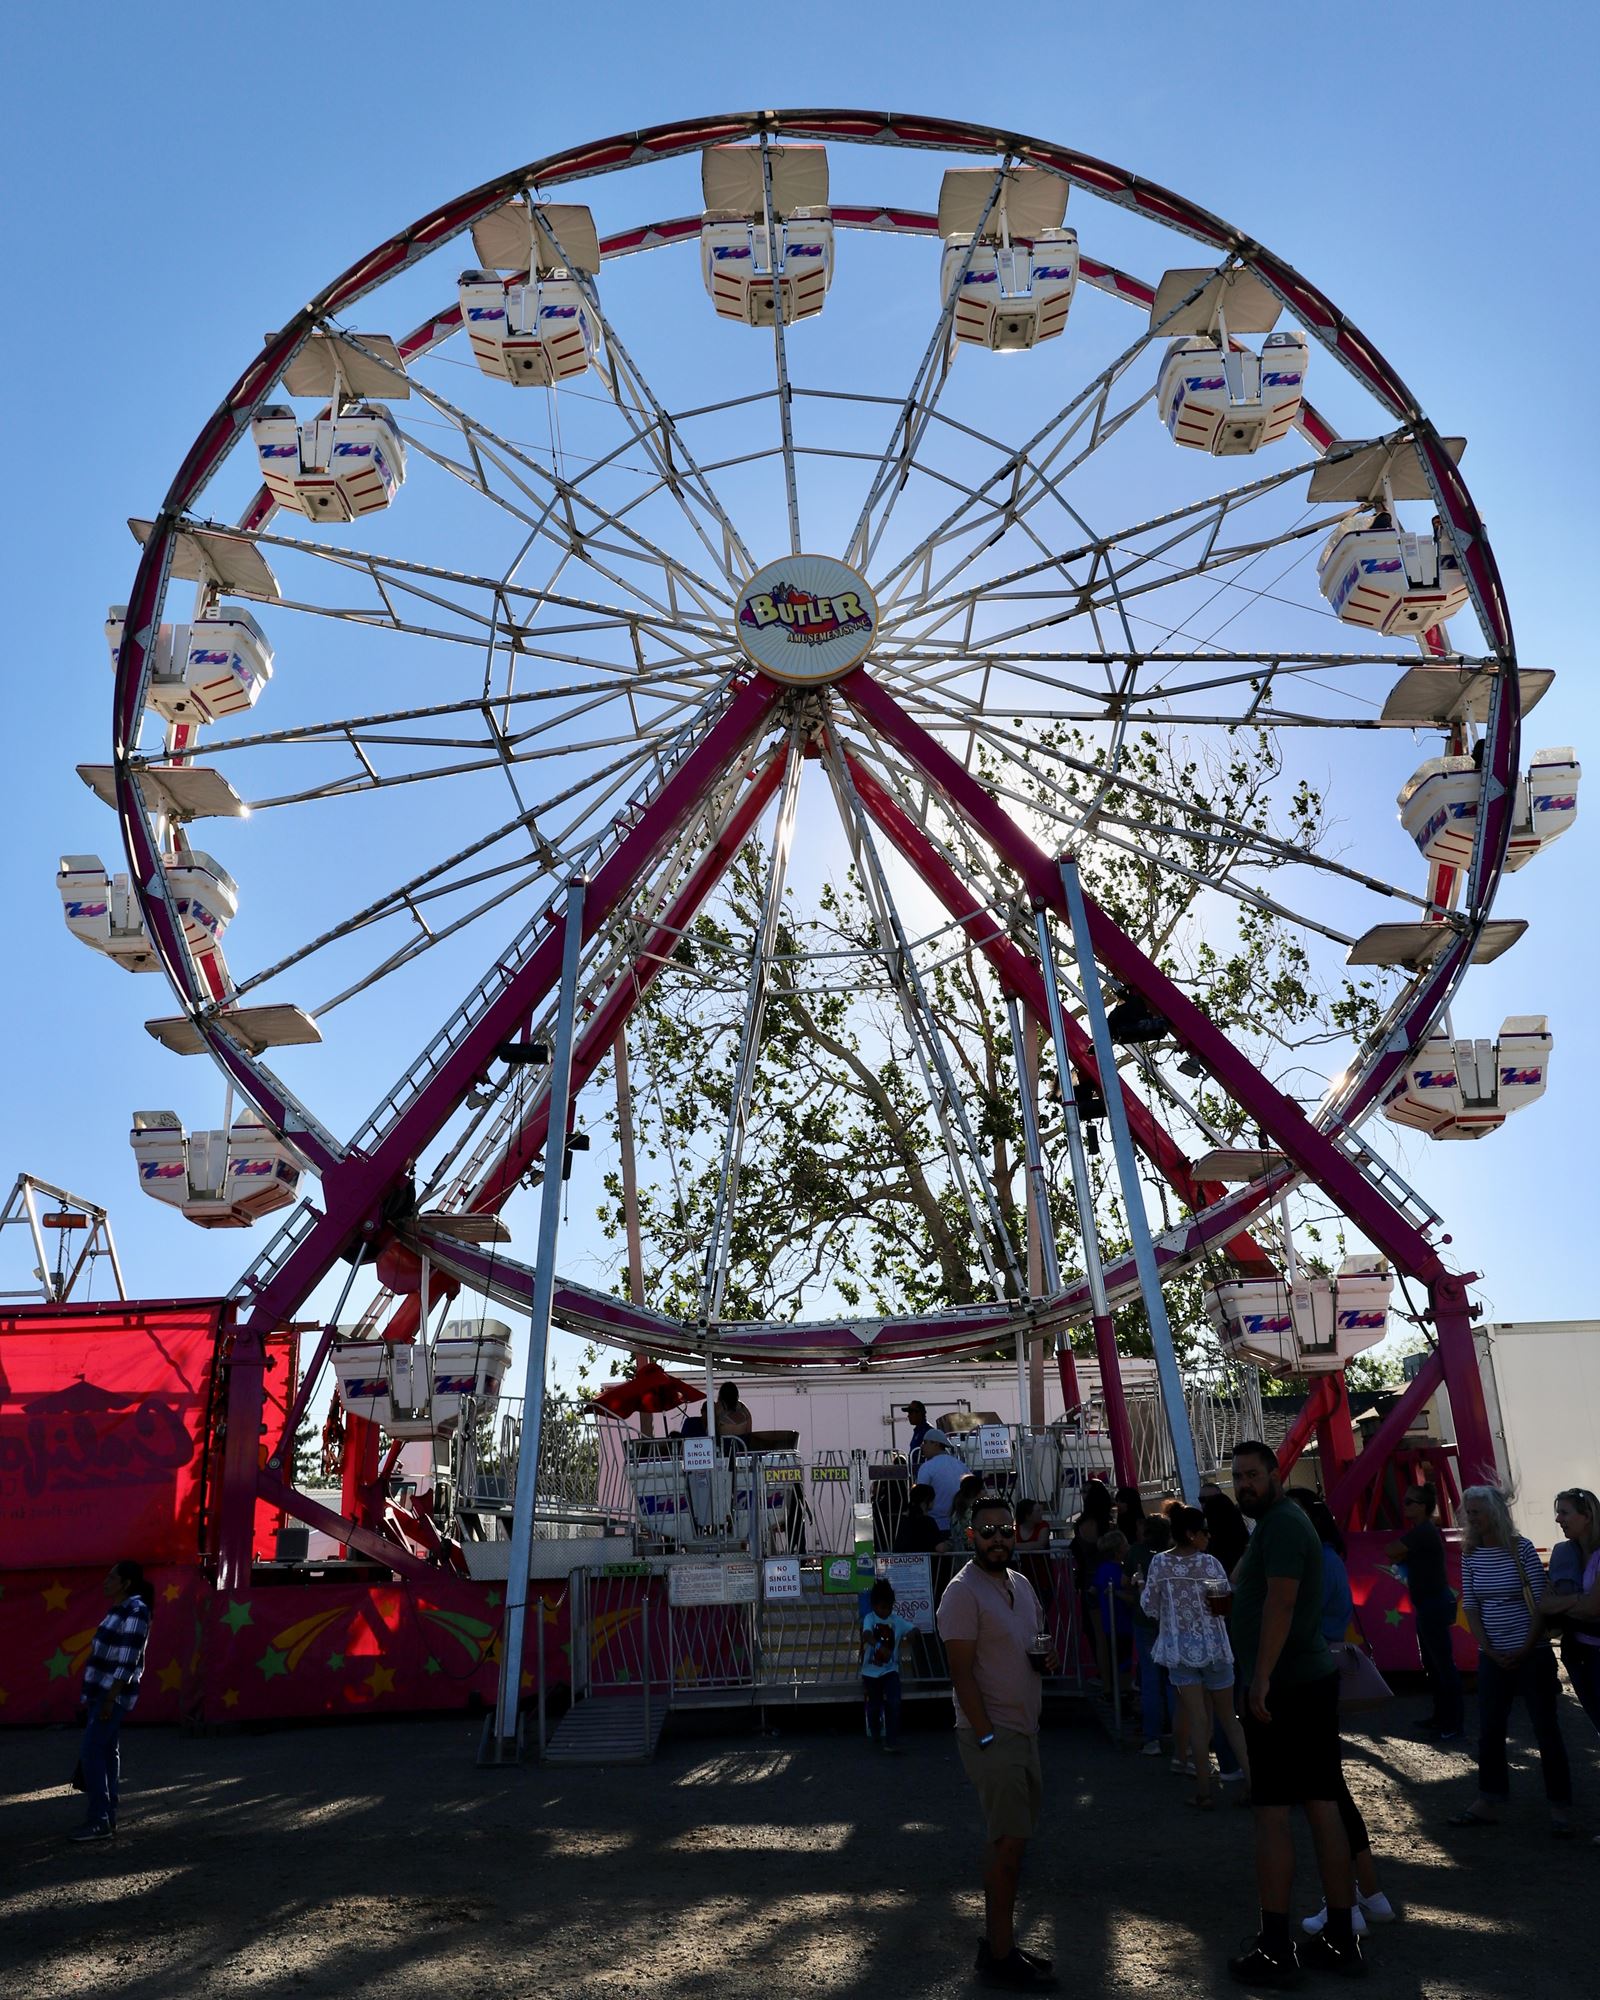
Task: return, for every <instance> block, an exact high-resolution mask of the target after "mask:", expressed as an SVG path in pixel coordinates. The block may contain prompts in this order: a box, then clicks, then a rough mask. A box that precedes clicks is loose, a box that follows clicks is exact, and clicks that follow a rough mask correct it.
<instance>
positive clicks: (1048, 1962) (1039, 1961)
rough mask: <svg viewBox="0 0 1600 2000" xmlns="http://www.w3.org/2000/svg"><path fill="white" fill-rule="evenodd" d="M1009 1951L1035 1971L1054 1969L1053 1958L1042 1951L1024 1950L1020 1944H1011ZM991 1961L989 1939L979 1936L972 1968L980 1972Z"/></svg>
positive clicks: (1047, 1972)
mask: <svg viewBox="0 0 1600 2000" xmlns="http://www.w3.org/2000/svg"><path fill="white" fill-rule="evenodd" d="M1011 1951H1012V1956H1013V1957H1015V1958H1020V1959H1022V1960H1023V1961H1024V1962H1025V1963H1026V1964H1028V1965H1031V1966H1032V1967H1033V1969H1034V1971H1035V1972H1043V1973H1045V1974H1050V1973H1053V1972H1054V1971H1055V1969H1056V1962H1055V1960H1054V1959H1053V1958H1046V1957H1044V1956H1043V1954H1042V1953H1040V1952H1037V1951H1024V1950H1023V1949H1022V1946H1021V1945H1020V1944H1013V1945H1012V1947H1011ZM993 1963H994V1955H993V1953H992V1952H991V1951H990V1950H989V1940H988V1939H987V1938H986V1937H981V1938H979V1940H978V1956H977V1957H976V1958H975V1959H974V1960H973V1970H974V1971H975V1972H982V1970H983V1969H984V1967H985V1966H986V1965H992V1964H993Z"/></svg>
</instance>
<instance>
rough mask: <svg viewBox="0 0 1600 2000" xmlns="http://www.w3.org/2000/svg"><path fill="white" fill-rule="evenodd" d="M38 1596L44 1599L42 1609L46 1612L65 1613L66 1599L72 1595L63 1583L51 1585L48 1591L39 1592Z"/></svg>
mask: <svg viewBox="0 0 1600 2000" xmlns="http://www.w3.org/2000/svg"><path fill="white" fill-rule="evenodd" d="M39 1594H40V1596H41V1597H42V1598H43V1599H44V1608H45V1610H46V1611H65V1610H66V1608H67V1599H68V1598H69V1597H70V1596H71V1594H72V1593H71V1592H70V1591H69V1590H68V1589H67V1586H66V1585H65V1584H64V1583H53V1584H51V1586H50V1588H49V1589H48V1590H44V1591H41V1592H40V1593H39Z"/></svg>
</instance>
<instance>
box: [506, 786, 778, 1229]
mask: <svg viewBox="0 0 1600 2000" xmlns="http://www.w3.org/2000/svg"><path fill="white" fill-rule="evenodd" d="M783 767H784V755H783V753H782V752H779V753H777V754H775V755H774V756H771V757H769V758H768V759H767V760H766V762H765V763H764V764H763V765H762V766H761V768H760V769H759V770H758V771H757V772H756V774H755V777H754V780H753V782H752V783H751V784H750V786H749V787H748V789H747V790H746V792H745V794H744V796H743V798H741V799H740V801H739V803H738V805H737V806H736V807H735V808H734V811H733V813H732V815H731V817H730V818H729V820H728V823H727V825H726V826H725V827H724V828H723V829H722V831H721V833H719V834H718V835H717V838H716V839H715V841H713V843H712V844H711V846H710V847H708V848H707V849H706V852H705V854H704V856H703V857H702V859H701V860H700V861H699V863H698V864H697V865H696V867H695V869H694V871H693V872H692V874H691V875H690V877H689V879H688V881H687V882H686V883H685V884H684V886H683V887H682V888H681V889H680V890H679V891H678V893H677V895H676V896H675V897H674V898H673V900H672V902H671V903H670V905H669V906H668V908H667V910H666V913H665V914H664V915H663V917H662V919H661V922H660V923H659V924H658V925H657V927H656V929H655V930H654V931H653V932H652V933H651V935H650V938H649V941H648V942H647V943H646V945H645V946H644V949H643V950H642V951H641V952H640V954H639V956H638V958H637V959H636V960H635V961H634V962H633V966H632V969H631V970H629V971H627V972H625V973H624V974H623V975H622V977H621V978H620V979H618V981H617V983H616V985H615V986H613V987H612V989H611V991H610V992H609V993H608V994H607V995H606V998H605V1000H604V1001H603V1002H602V1003H601V1005H600V1006H599V1007H598V1008H597V1009H596V1010H595V1012H594V1013H593V1014H592V1015H591V1016H590V1017H589V1020H588V1022H587V1023H586V1024H585V1027H584V1030H583V1033H582V1034H581V1035H580V1036H579V1038H578V1045H577V1048H576V1050H575V1051H574V1053H573V1058H572V1088H573V1091H574V1094H576V1092H577V1091H579V1090H581V1089H582V1088H583V1086H584V1084H585V1083H587V1082H588V1080H589V1078H590V1077H591V1076H593V1074H594V1072H595V1071H596V1069H598V1068H599V1066H600V1064H601V1063H602V1062H603V1061H604V1060H605V1058H606V1056H607V1055H608V1054H609V1053H610V1050H611V1045H612V1043H613V1042H614V1041H615V1040H616V1038H617V1036H618V1035H619V1034H620V1033H621V1031H622V1029H623V1028H624V1027H625V1026H626V1024H627V1022H628V1020H629V1018H630V1017H631V1016H632V1014H633V1011H634V1009H635V1008H636V1007H637V1006H638V1004H639V1002H640V1001H641V1000H642V999H643V998H644V995H645V993H646V992H647V991H648V990H649V988H650V986H651V985H652V984H653V983H654V981H655V979H656V978H657V977H658V975H659V974H660V972H661V969H662V967H663V965H664V964H665V963H666V962H667V960H668V959H670V958H671V956H672V954H673V952H674V951H675V950H676V949H677V947H678V945H679V944H680V943H681V942H682V938H683V933H684V931H685V930H686V929H687V928H688V925H689V923H690V922H691V921H692V919H693V917H694V915H695V913H696V911H698V910H699V908H700V906H701V904H702V903H704V902H705V900H706V898H707V896H709V895H710V893H711V891H712V890H713V889H714V888H715V887H716V885H717V884H718V883H719V882H720V881H721V880H722V878H723V876H724V875H725V874H726V873H727V871H728V868H729V865H730V864H731V863H732V861H733V857H734V856H735V855H736V854H737V853H738V851H739V849H740V848H741V847H742V846H743V844H744V842H745V840H746V839H747V838H748V836H749V833H750V830H751V828H752V827H753V826H754V825H755V823H756V821H757V820H758V819H759V818H760V817H761V814H762V812H763V811H764V809H765V807H766V805H767V802H768V800H769V799H771V797H772V795H773V793H774V792H775V791H776V790H777V789H778V781H779V779H780V778H781V777H782V776H783ZM549 1118H550V1103H549V1099H548V1098H547V1097H543V1098H541V1099H540V1101H539V1103H538V1104H536V1105H535V1106H534V1108H533V1110H532V1111H531V1112H530V1113H529V1115H528V1118H527V1120H526V1122H525V1123H524V1124H523V1126H522V1129H521V1130H520V1131H519V1132H518V1134H517V1136H516V1138H515V1139H514V1141H513V1142H512V1144H511V1145H510V1146H509V1147H508V1148H507V1149H506V1152H505V1154H504V1155H503V1156H502V1158H501V1159H500V1160H499V1161H498V1162H497V1164H496V1165H495V1167H494V1168H493V1169H492V1171H491V1172H490V1173H489V1174H488V1175H487V1176H486V1177H485V1179H484V1180H483V1182H482V1184H481V1185H480V1186H479V1187H478V1188H476V1189H475V1190H474V1192H473V1195H472V1198H471V1200H470V1202H469V1203H468V1207H469V1208H470V1209H471V1210H472V1212H473V1213H474V1214H479V1215H481V1214H487V1213H489V1212H491V1211H493V1210H495V1209H498V1208H500V1207H501V1206H502V1205H503V1204H504V1202H505V1201H506V1200H507V1198H508V1197H509V1196H510V1194H511V1192H512V1190H513V1189H514V1188H515V1187H516V1185H517V1182H518V1181H519V1180H520V1179H521V1178H522V1176H523V1174H525V1173H526V1172H527V1170H528V1168H529V1167H530V1166H531V1165H532V1164H533V1163H534V1162H535V1161H536V1160H537V1159H538V1158H539V1157H540V1155H541V1154H542V1153H543V1151H544V1141H545V1133H546V1130H547V1129H548V1125H549Z"/></svg>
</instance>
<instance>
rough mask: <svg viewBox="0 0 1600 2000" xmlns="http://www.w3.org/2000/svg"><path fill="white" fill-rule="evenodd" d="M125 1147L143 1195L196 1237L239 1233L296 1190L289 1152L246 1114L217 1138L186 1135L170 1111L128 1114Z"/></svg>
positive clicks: (295, 1170) (211, 1134) (252, 1114)
mask: <svg viewBox="0 0 1600 2000" xmlns="http://www.w3.org/2000/svg"><path fill="white" fill-rule="evenodd" d="M130 1143H131V1144H132V1146H133V1156H134V1159H135V1161H136V1162H137V1165H138V1169H139V1185H140V1186H141V1187H142V1188H143V1189H144V1191H145V1193H146V1194H148V1195H151V1196H152V1197H153V1198H154V1199H155V1200H157V1201H164V1202H169V1203H170V1204H171V1205H172V1206H173V1207H174V1208H177V1209H180V1210H181V1211H182V1212H183V1214H184V1215H185V1216H187V1217H188V1219H189V1221H191V1222H195V1223H198V1224H199V1225H200V1227H201V1228H202V1229H247V1228H248V1227H249V1226H250V1224H251V1223H252V1222H254V1221H255V1220H256V1218H257V1217H258V1216H262V1215H270V1214H271V1213H272V1212H273V1210H274V1209H279V1208H287V1207H288V1205H289V1203H290V1202H292V1201H293V1200H294V1198H295V1195H296V1193H297V1191H298V1189H299V1185H300V1162H299V1160H298V1159H297V1157H296V1156H295V1154H294V1152H293V1151H292V1150H291V1149H290V1147H288V1146H287V1145H286V1144H285V1143H284V1141H283V1140H282V1139H281V1138H280V1137H279V1136H278V1134H277V1133H276V1132H275V1131H274V1130H273V1129H272V1127H271V1126H270V1125H268V1124H267V1123H266V1122H265V1121H264V1120H263V1119H262V1118H261V1117H260V1115H259V1114H258V1113H257V1112H255V1111H254V1110H251V1109H248V1108H247V1109H245V1110H244V1111H241V1112H240V1113H239V1115H238V1117H237V1118H235V1119H234V1121H233V1123H232V1125H230V1126H229V1127H228V1129H227V1130H226V1131H225V1132H189V1133H185V1131H184V1129H183V1123H182V1121H181V1120H180V1119H179V1117H178V1114H177V1113H176V1112H175V1111H136V1112H135V1113H134V1114H133V1131H132V1134H131V1135H130Z"/></svg>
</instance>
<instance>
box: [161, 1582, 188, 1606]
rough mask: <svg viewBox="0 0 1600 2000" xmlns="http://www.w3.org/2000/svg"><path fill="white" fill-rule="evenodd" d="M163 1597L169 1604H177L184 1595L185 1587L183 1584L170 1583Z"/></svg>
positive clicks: (163, 1592)
mask: <svg viewBox="0 0 1600 2000" xmlns="http://www.w3.org/2000/svg"><path fill="white" fill-rule="evenodd" d="M161 1595H162V1596H163V1597H164V1598H165V1599H166V1600H167V1602H168V1603H169V1604H176V1603H177V1601H178V1599H179V1598H180V1597H182V1595H183V1585H182V1584H181V1583H169V1584H168V1585H167V1587H166V1589H165V1590H164V1591H162V1593H161Z"/></svg>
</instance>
